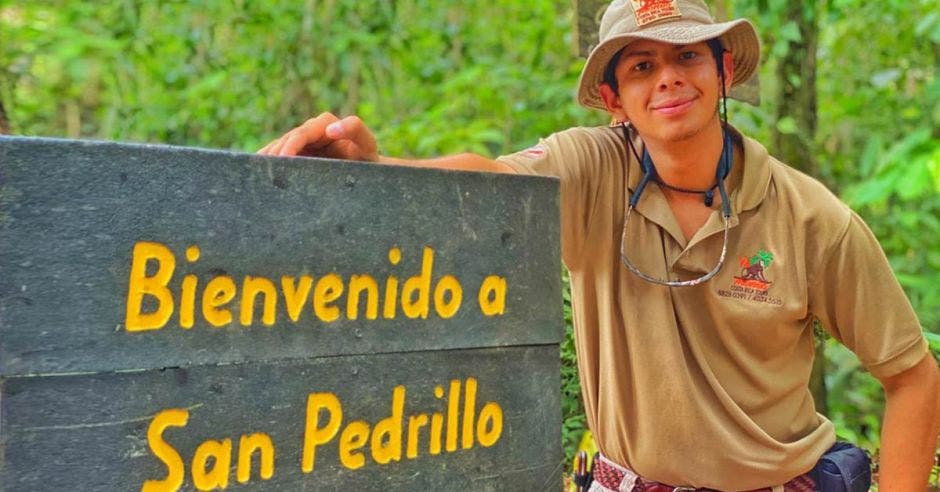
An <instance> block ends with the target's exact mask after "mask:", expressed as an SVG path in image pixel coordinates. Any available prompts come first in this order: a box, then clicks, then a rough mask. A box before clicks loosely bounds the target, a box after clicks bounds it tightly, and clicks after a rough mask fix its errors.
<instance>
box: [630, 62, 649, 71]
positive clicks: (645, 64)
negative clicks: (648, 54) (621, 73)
mask: <svg viewBox="0 0 940 492" xmlns="http://www.w3.org/2000/svg"><path fill="white" fill-rule="evenodd" d="M652 66H653V64H652V63H650V62H640V63H637V64H636V65H634V66H633V71H634V72H643V71H646V70H649V69H650V67H652Z"/></svg>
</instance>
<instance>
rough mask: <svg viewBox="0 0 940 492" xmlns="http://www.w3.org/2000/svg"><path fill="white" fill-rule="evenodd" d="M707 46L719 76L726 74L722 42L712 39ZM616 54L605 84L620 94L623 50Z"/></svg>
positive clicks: (605, 72) (608, 67)
mask: <svg viewBox="0 0 940 492" xmlns="http://www.w3.org/2000/svg"><path fill="white" fill-rule="evenodd" d="M705 44H707V45H708V48H709V49H710V50H711V52H712V56H713V57H714V58H715V64H716V65H718V75H719V76H720V75H722V74H723V73H724V66H725V64H724V58H723V55H724V52H725V48H724V47H723V46H722V45H721V40H720V39H718V38H712V39H709V40H708V41H705ZM624 49H626V48H623V49H621V50H620V51H618V52H616V53H614V56H612V57H610V62H608V63H607V67H606V68H604V83H605V84H607V85H609V86H610V88H611V89H613V90H614V92H620V84H618V83H617V73H616V71H617V65H618V64H619V63H620V56H621V55H623V50H624Z"/></svg>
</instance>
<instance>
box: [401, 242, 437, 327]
mask: <svg viewBox="0 0 940 492" xmlns="http://www.w3.org/2000/svg"><path fill="white" fill-rule="evenodd" d="M433 266H434V250H432V249H431V248H428V247H425V248H424V255H423V257H422V260H421V274H420V275H418V276H415V277H411V278H409V279H408V280H406V281H405V285H404V288H403V289H402V291H401V310H402V311H403V312H404V313H405V316H408V317H409V318H412V319H414V318H422V319H424V318H427V317H428V310H429V308H430V306H429V304H430V299H429V297H430V294H431V269H432V268H433ZM416 295H417V298H415V297H416Z"/></svg>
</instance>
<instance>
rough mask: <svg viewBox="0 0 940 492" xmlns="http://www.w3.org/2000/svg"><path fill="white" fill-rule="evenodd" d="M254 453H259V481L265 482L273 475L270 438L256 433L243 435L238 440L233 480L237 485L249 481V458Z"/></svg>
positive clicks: (272, 447) (272, 446) (272, 451)
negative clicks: (234, 479) (236, 466)
mask: <svg viewBox="0 0 940 492" xmlns="http://www.w3.org/2000/svg"><path fill="white" fill-rule="evenodd" d="M255 451H258V453H259V455H260V456H259V460H260V468H261V473H260V476H261V479H262V480H267V479H269V478H271V477H272V476H273V475H274V442H272V441H271V436H269V435H267V434H265V433H263V432H258V433H256V434H251V435H244V436H242V437H241V439H239V440H238V468H237V469H236V471H235V478H236V479H238V482H239V483H246V482H248V480H251V456H252V455H253V454H254V452H255Z"/></svg>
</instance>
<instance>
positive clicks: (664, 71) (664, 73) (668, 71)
mask: <svg viewBox="0 0 940 492" xmlns="http://www.w3.org/2000/svg"><path fill="white" fill-rule="evenodd" d="M658 75H659V80H658V87H659V89H660V90H665V89H669V88H670V87H681V86H682V85H683V84H685V74H683V73H682V70H680V69H679V67H678V66H676V64H675V63H662V64H660V69H659V74H658Z"/></svg>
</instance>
